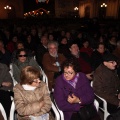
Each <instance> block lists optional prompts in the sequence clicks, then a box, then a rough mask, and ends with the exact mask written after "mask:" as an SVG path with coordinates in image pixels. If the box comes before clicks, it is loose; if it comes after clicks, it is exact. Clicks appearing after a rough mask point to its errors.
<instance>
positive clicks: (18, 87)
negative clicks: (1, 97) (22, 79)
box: [13, 84, 23, 92]
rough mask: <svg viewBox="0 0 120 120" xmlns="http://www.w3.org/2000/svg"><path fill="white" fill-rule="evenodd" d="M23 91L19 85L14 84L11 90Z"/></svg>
mask: <svg viewBox="0 0 120 120" xmlns="http://www.w3.org/2000/svg"><path fill="white" fill-rule="evenodd" d="M18 90H23V87H22V86H21V85H20V84H16V85H15V86H14V88H13V91H14V92H15V91H18Z"/></svg>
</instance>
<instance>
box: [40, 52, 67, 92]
mask: <svg viewBox="0 0 120 120" xmlns="http://www.w3.org/2000/svg"><path fill="white" fill-rule="evenodd" d="M65 60H66V58H65V57H64V55H62V54H59V53H58V62H59V63H60V65H61V64H62V63H63V62H64V61H65ZM55 62H56V58H55V57H52V56H51V55H50V54H49V53H46V54H44V56H43V60H42V64H43V69H44V72H45V74H46V75H47V77H48V85H49V89H50V90H51V89H52V87H53V85H54V73H55V72H59V67H57V66H55V65H54V64H55Z"/></svg>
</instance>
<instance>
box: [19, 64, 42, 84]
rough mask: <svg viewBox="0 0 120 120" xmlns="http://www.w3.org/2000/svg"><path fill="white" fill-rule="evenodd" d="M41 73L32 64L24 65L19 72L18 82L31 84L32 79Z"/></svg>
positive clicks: (38, 76)
mask: <svg viewBox="0 0 120 120" xmlns="http://www.w3.org/2000/svg"><path fill="white" fill-rule="evenodd" d="M41 76H42V75H41V73H40V71H39V70H38V69H37V68H35V67H32V66H27V67H24V68H23V69H22V71H21V74H20V79H21V82H20V84H21V85H22V84H32V82H33V80H34V79H37V78H40V77H41Z"/></svg>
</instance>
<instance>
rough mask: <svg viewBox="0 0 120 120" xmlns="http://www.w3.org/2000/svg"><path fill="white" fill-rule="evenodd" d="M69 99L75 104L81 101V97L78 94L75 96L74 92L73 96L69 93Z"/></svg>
mask: <svg viewBox="0 0 120 120" xmlns="http://www.w3.org/2000/svg"><path fill="white" fill-rule="evenodd" d="M67 101H68V102H69V103H71V104H73V103H79V102H80V99H79V98H78V97H77V96H75V95H74V94H72V95H71V96H70V95H68V99H67Z"/></svg>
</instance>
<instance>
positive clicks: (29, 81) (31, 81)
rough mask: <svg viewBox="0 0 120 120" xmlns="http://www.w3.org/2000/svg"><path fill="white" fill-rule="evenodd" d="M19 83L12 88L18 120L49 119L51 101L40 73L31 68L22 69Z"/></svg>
mask: <svg viewBox="0 0 120 120" xmlns="http://www.w3.org/2000/svg"><path fill="white" fill-rule="evenodd" d="M20 79H21V82H20V83H19V84H17V85H16V86H15V87H14V88H13V91H14V102H15V108H16V110H17V113H18V119H19V120H32V119H33V118H36V119H37V120H38V119H39V120H41V118H42V117H43V118H44V120H48V119H49V114H48V112H49V111H50V109H51V105H52V103H51V99H50V94H49V90H48V87H47V85H46V84H45V83H44V82H43V81H41V73H40V72H39V70H38V69H36V68H35V67H32V66H27V67H25V68H23V69H22V71H21V74H20Z"/></svg>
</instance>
